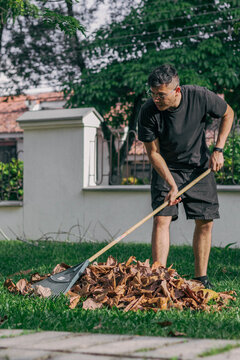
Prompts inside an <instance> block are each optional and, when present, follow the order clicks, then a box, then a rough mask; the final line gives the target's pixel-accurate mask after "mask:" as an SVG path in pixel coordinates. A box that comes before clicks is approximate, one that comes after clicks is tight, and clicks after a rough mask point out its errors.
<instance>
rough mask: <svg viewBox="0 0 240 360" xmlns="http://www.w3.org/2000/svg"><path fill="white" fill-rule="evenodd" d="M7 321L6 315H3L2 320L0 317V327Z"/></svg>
mask: <svg viewBox="0 0 240 360" xmlns="http://www.w3.org/2000/svg"><path fill="white" fill-rule="evenodd" d="M7 319H8V317H7V315H4V316H3V317H2V318H1V317H0V325H2V324H3V323H5V321H7Z"/></svg>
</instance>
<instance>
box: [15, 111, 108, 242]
mask: <svg viewBox="0 0 240 360" xmlns="http://www.w3.org/2000/svg"><path fill="white" fill-rule="evenodd" d="M100 121H102V117H101V116H100V115H99V114H98V113H97V111H96V110H95V109H94V108H81V109H80V108H79V109H61V110H45V111H36V112H33V111H29V112H26V113H24V114H23V115H22V116H21V117H20V118H19V119H18V122H19V123H20V126H21V128H22V129H24V231H25V234H26V236H27V237H28V238H32V239H37V238H39V237H40V236H41V235H43V234H45V233H46V232H55V233H57V232H59V233H60V232H61V233H62V232H67V231H68V230H69V228H70V227H71V226H73V225H76V224H77V223H80V224H81V223H83V222H84V206H83V203H84V199H83V195H82V194H81V189H82V188H83V187H86V186H88V185H92V184H91V183H89V175H90V172H93V170H94V169H93V167H94V164H93V163H92V161H91V162H90V158H91V156H92V155H93V154H92V151H91V149H90V148H89V144H90V143H91V142H92V141H94V140H95V134H96V131H97V128H98V127H99V124H100ZM56 237H57V235H55V238H56ZM65 238H66V236H65ZM59 239H60V237H59Z"/></svg>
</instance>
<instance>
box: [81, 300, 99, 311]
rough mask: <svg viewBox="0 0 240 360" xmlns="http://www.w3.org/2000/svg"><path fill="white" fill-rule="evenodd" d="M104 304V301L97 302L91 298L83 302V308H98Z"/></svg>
mask: <svg viewBox="0 0 240 360" xmlns="http://www.w3.org/2000/svg"><path fill="white" fill-rule="evenodd" d="M102 306H103V304H102V303H97V302H96V301H94V300H93V299H91V298H89V299H87V300H85V301H84V302H83V307H82V308H83V309H85V310H96V309H101V308H102Z"/></svg>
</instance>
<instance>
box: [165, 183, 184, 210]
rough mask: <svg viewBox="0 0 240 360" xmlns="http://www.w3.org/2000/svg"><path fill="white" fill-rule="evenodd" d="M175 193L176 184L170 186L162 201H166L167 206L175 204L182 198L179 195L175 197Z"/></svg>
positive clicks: (176, 190) (176, 189)
mask: <svg viewBox="0 0 240 360" xmlns="http://www.w3.org/2000/svg"><path fill="white" fill-rule="evenodd" d="M177 193H178V188H177V186H173V187H171V189H170V191H169V193H168V194H167V196H166V197H165V199H164V201H168V206H172V205H177V204H178V203H179V202H180V201H181V200H182V198H180V197H179V198H177V199H176V196H177Z"/></svg>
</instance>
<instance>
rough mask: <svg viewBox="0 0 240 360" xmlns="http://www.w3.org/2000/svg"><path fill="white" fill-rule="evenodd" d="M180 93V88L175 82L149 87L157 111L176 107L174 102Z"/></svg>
mask: <svg viewBox="0 0 240 360" xmlns="http://www.w3.org/2000/svg"><path fill="white" fill-rule="evenodd" d="M179 93H180V87H179V85H177V84H176V83H175V82H171V83H170V84H162V85H160V86H157V87H151V96H152V98H153V101H154V103H155V105H156V106H157V108H158V110H160V111H164V110H167V109H168V108H171V107H174V106H176V100H177V97H178V96H179Z"/></svg>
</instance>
